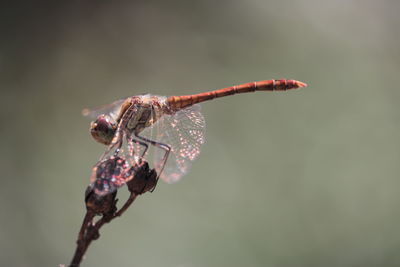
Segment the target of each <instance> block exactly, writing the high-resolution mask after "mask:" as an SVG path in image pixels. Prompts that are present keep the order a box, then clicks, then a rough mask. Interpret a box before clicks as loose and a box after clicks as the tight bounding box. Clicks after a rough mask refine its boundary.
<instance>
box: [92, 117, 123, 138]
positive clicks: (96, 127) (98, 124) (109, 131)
mask: <svg viewBox="0 0 400 267" xmlns="http://www.w3.org/2000/svg"><path fill="white" fill-rule="evenodd" d="M116 129H117V124H116V123H115V122H113V121H112V120H111V119H110V117H108V116H106V115H100V116H98V117H97V119H96V120H95V121H93V122H92V123H91V124H90V133H91V134H92V136H93V138H94V139H95V140H96V141H97V142H99V143H102V144H104V145H109V144H111V141H112V139H113V137H114V134H115V131H116Z"/></svg>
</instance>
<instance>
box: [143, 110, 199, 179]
mask: <svg viewBox="0 0 400 267" xmlns="http://www.w3.org/2000/svg"><path fill="white" fill-rule="evenodd" d="M205 126H206V125H205V120H204V117H203V115H202V114H201V111H200V105H193V106H191V107H188V108H185V109H182V110H180V111H178V112H176V113H175V114H173V115H163V116H162V117H161V118H160V119H159V120H158V121H157V122H156V123H155V124H154V125H153V126H152V127H149V129H146V130H145V131H154V132H155V139H153V140H155V141H157V142H159V143H163V144H166V145H168V146H170V148H171V152H170V154H169V157H168V160H167V162H166V165H165V167H164V169H163V171H162V172H161V175H160V178H161V179H163V180H164V181H165V182H167V183H174V182H177V181H178V180H180V179H181V177H182V176H183V175H185V174H186V173H187V172H188V171H189V169H190V166H191V163H192V161H194V160H195V159H196V158H197V156H198V155H199V154H200V149H201V145H202V144H204V141H205ZM152 128H153V129H152ZM164 155H165V150H163V149H160V148H158V149H157V150H155V152H154V167H155V168H156V171H157V172H158V173H159V172H160V170H161V168H162V162H163V157H164Z"/></svg>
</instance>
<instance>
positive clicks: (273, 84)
mask: <svg viewBox="0 0 400 267" xmlns="http://www.w3.org/2000/svg"><path fill="white" fill-rule="evenodd" d="M305 86H307V85H306V84H305V83H303V82H299V81H296V80H265V81H259V82H251V83H245V84H241V85H235V86H231V87H227V88H222V89H218V90H214V91H210V92H205V93H200V94H195V95H184V96H170V97H168V98H167V103H168V105H169V107H170V108H171V109H172V110H179V109H182V108H186V107H188V106H191V105H194V104H197V103H201V102H204V101H207V100H212V99H214V98H219V97H224V96H229V95H234V94H241V93H249V92H255V91H286V90H290V89H297V88H301V87H305Z"/></svg>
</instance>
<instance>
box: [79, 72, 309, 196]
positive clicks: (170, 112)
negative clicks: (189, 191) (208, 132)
mask: <svg viewBox="0 0 400 267" xmlns="http://www.w3.org/2000/svg"><path fill="white" fill-rule="evenodd" d="M305 86H307V84H305V83H303V82H300V81H296V80H286V79H280V80H264V81H258V82H250V83H245V84H241V85H235V86H231V87H227V88H222V89H217V90H213V91H209V92H204V93H199V94H192V95H183V96H169V97H165V96H157V95H151V94H142V95H136V96H131V97H128V98H125V99H120V100H117V101H115V102H113V103H111V104H109V105H105V106H102V107H100V108H95V109H84V110H83V111H82V113H83V115H84V116H88V117H91V118H93V119H94V121H92V122H91V124H90V133H91V135H92V137H93V138H94V139H95V140H96V141H97V142H99V143H101V144H104V145H106V146H107V148H106V150H105V152H104V153H103V155H102V156H101V158H100V159H99V161H98V162H97V163H96V164H95V166H94V167H93V170H92V175H91V178H90V186H91V188H92V189H93V190H94V192H95V193H96V194H97V195H99V196H104V195H107V194H110V193H112V192H115V191H116V190H117V189H118V188H120V187H122V186H123V185H125V184H126V183H127V182H129V181H130V180H131V179H133V177H134V174H135V166H138V164H140V163H142V162H144V161H147V159H148V157H149V147H152V148H153V149H154V151H153V153H152V156H153V165H154V166H153V167H154V168H155V170H156V171H157V173H158V176H157V181H158V178H161V179H162V180H164V181H165V182H167V183H174V182H177V181H179V180H180V179H181V178H182V176H184V175H185V174H187V173H188V171H189V168H190V166H191V164H192V162H193V161H194V160H195V159H196V158H197V157H198V156H199V154H200V151H201V146H202V145H203V144H204V142H205V126H206V125H205V120H204V117H203V115H202V113H201V109H200V105H199V103H202V102H205V101H209V100H212V99H214V98H220V97H225V96H230V95H234V94H241V93H248V92H255V91H286V90H290V89H298V88H302V87H305Z"/></svg>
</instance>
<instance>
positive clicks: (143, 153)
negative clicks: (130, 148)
mask: <svg viewBox="0 0 400 267" xmlns="http://www.w3.org/2000/svg"><path fill="white" fill-rule="evenodd" d="M130 142H133V143H135V144H138V145H141V146H144V151H143V152H142V155H141V156H140V159H139V160H141V161H142V160H143V158H144V156H145V155H146V153H147V150H148V149H149V145H148V144H147V143H145V142H143V141H140V140H137V139H133V138H131V140H130Z"/></svg>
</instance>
